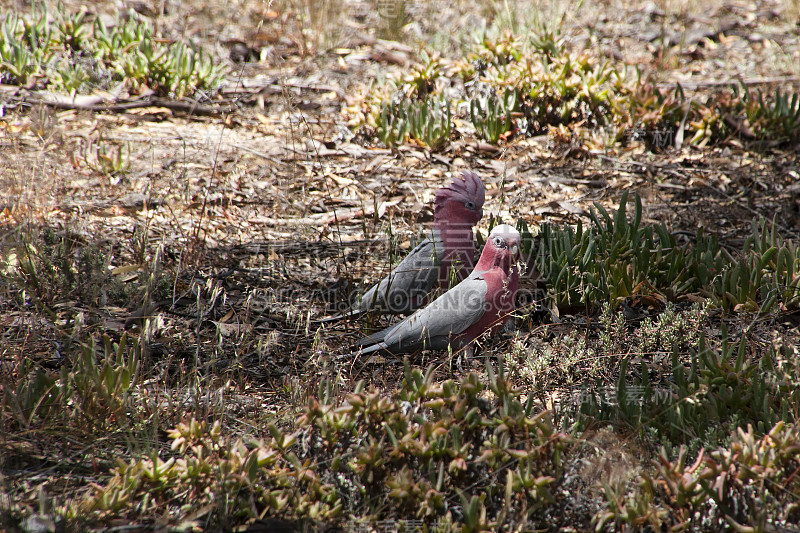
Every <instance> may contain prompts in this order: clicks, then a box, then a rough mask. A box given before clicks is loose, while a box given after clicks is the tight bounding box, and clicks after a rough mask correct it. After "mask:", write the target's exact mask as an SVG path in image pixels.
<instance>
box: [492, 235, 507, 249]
mask: <svg viewBox="0 0 800 533" xmlns="http://www.w3.org/2000/svg"><path fill="white" fill-rule="evenodd" d="M494 245H495V246H497V247H499V248H505V245H506V242H505V241H504V240H503V239H502V238H500V237H495V238H494Z"/></svg>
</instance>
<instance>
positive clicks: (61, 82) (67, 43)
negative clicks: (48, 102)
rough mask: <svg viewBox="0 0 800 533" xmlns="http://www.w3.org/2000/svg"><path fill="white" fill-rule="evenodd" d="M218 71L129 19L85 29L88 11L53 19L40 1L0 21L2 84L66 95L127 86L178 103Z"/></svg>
mask: <svg viewBox="0 0 800 533" xmlns="http://www.w3.org/2000/svg"><path fill="white" fill-rule="evenodd" d="M222 78H223V72H222V70H221V69H220V68H219V67H218V66H216V65H215V64H214V62H213V60H212V59H211V57H210V56H209V55H208V54H206V53H205V52H203V51H202V50H201V49H199V48H197V47H195V46H194V45H192V44H187V43H183V42H177V43H173V44H171V45H169V46H167V45H165V44H162V43H161V42H160V41H159V39H158V36H156V35H154V34H153V31H152V29H151V28H150V26H149V24H148V23H147V22H145V21H139V20H137V17H136V16H135V15H133V16H130V17H128V19H127V20H126V21H124V22H122V21H119V22H118V23H117V24H116V25H115V26H114V27H113V28H112V29H110V30H109V29H108V28H107V27H106V25H105V24H104V23H103V22H102V20H101V19H99V18H97V19H95V21H94V22H93V23H92V24H90V23H89V20H88V17H87V12H86V10H85V9H84V10H82V11H80V12H78V13H69V12H67V10H66V8H64V6H63V5H62V4H59V5H58V9H57V10H56V12H55V14H54V15H53V16H50V14H49V13H48V11H47V8H46V6H45V5H44V3H42V4H34V6H33V8H32V11H31V13H30V14H27V15H19V14H17V13H15V12H11V13H8V14H7V15H5V18H4V19H3V20H2V22H0V82H3V83H11V84H16V85H24V86H28V85H34V86H39V87H48V88H52V89H55V90H63V91H67V92H69V93H70V94H75V93H78V92H85V91H87V90H89V89H92V88H94V87H95V86H98V85H108V84H110V83H112V82H120V81H122V80H130V81H132V82H133V83H136V84H139V85H140V86H146V87H149V88H150V89H152V90H154V91H156V92H157V93H158V94H161V95H163V96H172V97H175V98H181V97H183V96H186V95H190V94H194V93H195V92H197V91H213V90H214V89H215V88H216V87H217V86H218V85H219V84H220V82H221V81H222Z"/></svg>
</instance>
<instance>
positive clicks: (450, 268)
mask: <svg viewBox="0 0 800 533" xmlns="http://www.w3.org/2000/svg"><path fill="white" fill-rule="evenodd" d="M485 199H486V189H485V188H484V186H483V182H481V179H480V178H479V177H478V175H477V174H475V173H474V172H469V171H465V172H463V173H462V177H461V178H460V179H459V178H456V179H455V180H453V182H452V183H451V184H450V185H447V186H445V187H442V188H441V189H439V190H438V191H437V192H436V198H435V200H434V208H433V231H432V233H431V236H430V237H428V238H426V239H425V240H423V241H422V242H420V243H419V244H418V245H417V246H416V247H414V249H413V250H411V252H410V253H409V254H408V255H407V256H406V257H405V259H403V261H401V262H400V264H399V265H397V267H395V269H394V270H392V271H391V272H390V273H389V274H387V275H386V277H385V278H383V279H382V280H380V281H379V282H378V283H377V284H376V285H374V286H373V287H371V288H370V289H369V290H367V291H366V292H365V293H364V295H363V296H362V297H361V298H360V299H359V300H358V302H356V303H355V305H353V307H352V308H351V310H350V311H349V312H346V313H343V314H341V315H337V316H334V317H331V318H329V319H324V320H326V321H327V320H334V319H338V318H342V317H344V316H357V315H360V314H363V313H366V312H367V311H370V310H377V311H380V312H381V313H386V314H395V315H396V314H405V315H407V314H410V313H412V312H413V311H415V310H417V309H419V308H420V307H422V306H423V305H425V303H426V302H427V301H428V298H429V295H430V293H431V291H433V290H434V289H436V288H437V287H442V288H444V289H445V290H446V289H447V288H449V287H450V281H451V280H453V281H454V282H456V283H457V282H459V281H462V280H463V279H465V278H466V277H467V276H468V275H469V273H470V272H472V268H473V265H474V264H475V241H474V236H473V234H472V227H473V226H475V224H477V223H478V221H479V220H480V219H481V217H482V216H483V202H484V200H485Z"/></svg>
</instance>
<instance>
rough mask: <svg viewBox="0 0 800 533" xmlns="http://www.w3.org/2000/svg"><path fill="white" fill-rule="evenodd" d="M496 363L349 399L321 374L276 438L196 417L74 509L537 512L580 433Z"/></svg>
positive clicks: (368, 515) (469, 516)
mask: <svg viewBox="0 0 800 533" xmlns="http://www.w3.org/2000/svg"><path fill="white" fill-rule="evenodd" d="M488 370H489V374H488V381H487V383H486V384H484V383H482V381H481V380H480V379H479V377H478V376H477V375H476V374H468V375H466V376H465V377H464V378H462V379H461V380H460V382H457V381H454V380H447V381H445V382H442V383H436V382H434V380H433V377H432V376H433V372H432V369H430V370H428V371H427V372H426V373H423V372H421V371H420V370H418V369H414V370H412V369H411V368H409V367H408V366H406V373H405V379H404V381H403V383H402V386H401V387H400V390H399V391H398V392H397V393H396V394H394V395H391V396H388V395H384V394H381V393H380V392H377V391H365V390H364V389H363V386H362V385H359V386H357V387H356V389H355V390H354V391H353V393H352V394H349V395H348V396H347V397H346V399H345V400H344V402H343V403H342V404H338V403H336V402H334V400H333V397H332V396H331V394H330V389H326V388H324V387H322V388H321V390H320V394H319V395H318V396H317V397H314V398H311V399H310V400H309V402H308V405H307V406H306V407H305V408H304V409H303V414H302V416H300V418H299V419H298V421H297V427H296V428H295V430H294V431H290V432H286V431H282V430H280V429H278V428H277V427H274V426H270V428H269V433H270V435H271V437H270V438H269V439H268V440H267V441H257V440H253V439H232V438H230V437H226V436H224V435H223V434H222V431H221V429H220V425H219V422H215V423H213V424H207V423H205V422H200V421H197V420H190V421H187V422H186V423H184V424H181V425H179V426H178V427H177V428H175V429H174V430H172V431H170V433H169V435H170V438H171V439H172V446H171V449H172V454H171V457H169V458H163V459H162V458H161V457H160V456H154V457H151V458H147V459H143V460H132V461H130V462H124V461H120V462H119V464H118V465H117V467H116V468H115V470H114V475H113V477H112V478H111V479H110V480H109V482H108V483H106V484H105V486H102V487H96V490H95V492H94V493H93V494H92V495H91V496H89V497H88V498H87V499H86V500H85V501H84V502H83V503H82V504H81V505H80V507H79V508H76V509H74V510H73V512H75V513H85V512H89V513H92V514H94V515H95V516H96V517H98V518H103V519H111V518H112V517H119V516H131V515H135V514H139V513H152V512H159V513H163V512H167V514H170V510H172V509H175V510H177V509H180V508H185V507H187V506H192V507H195V508H196V506H197V505H207V506H208V507H207V508H208V512H212V513H215V514H217V515H218V517H217V520H221V519H224V518H225V516H223V514H224V515H229V516H238V517H240V518H241V517H242V516H253V515H255V516H283V517H289V518H303V519H307V520H312V521H317V522H318V521H329V520H336V519H342V518H344V517H345V516H346V515H347V514H348V513H355V514H356V515H357V516H360V517H362V518H363V519H367V520H373V521H378V520H387V519H406V518H413V519H414V520H417V521H419V523H420V524H428V526H429V527H430V526H431V525H432V524H433V523H434V522H437V523H449V524H452V525H453V526H454V527H459V526H460V527H461V528H463V530H466V531H485V530H491V529H494V528H496V527H498V526H499V525H500V524H509V523H514V524H530V523H536V522H537V521H540V520H541V517H542V516H543V515H542V514H541V513H542V511H543V510H544V509H546V508H547V507H548V506H549V505H551V504H552V503H554V501H555V500H556V495H555V491H554V488H555V487H556V486H557V484H558V479H559V476H560V468H561V467H560V462H561V456H562V453H563V452H564V450H565V449H566V446H567V445H568V443H569V438H568V437H567V436H566V435H564V434H561V433H558V432H556V431H555V429H554V428H553V426H552V423H551V422H550V420H549V418H548V417H547V414H546V413H543V412H541V411H539V410H538V409H537V408H536V407H535V406H534V403H533V402H532V399H531V398H530V397H529V398H528V399H525V398H524V397H523V396H522V395H521V394H520V392H519V391H515V390H514V389H513V388H512V387H511V385H510V383H509V382H508V381H507V380H506V379H505V377H504V376H503V374H502V369H501V371H500V372H499V373H495V372H494V371H492V370H491V367H489V368H488ZM487 395H488V397H487ZM220 472H224V475H222V476H220V475H219V473H220ZM221 494H224V495H226V496H225V498H226V501H225V505H224V506H220V505H219V503H220V502H219V500H218V497H219V495H221ZM387 502H390V505H389V506H387ZM543 523H544V522H543Z"/></svg>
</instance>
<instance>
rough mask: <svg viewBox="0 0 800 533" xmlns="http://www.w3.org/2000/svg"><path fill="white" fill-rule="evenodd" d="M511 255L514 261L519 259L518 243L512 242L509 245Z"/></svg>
mask: <svg viewBox="0 0 800 533" xmlns="http://www.w3.org/2000/svg"><path fill="white" fill-rule="evenodd" d="M511 257H513V258H514V260H515V261H516V260H518V259H519V245H518V244H512V245H511Z"/></svg>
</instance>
